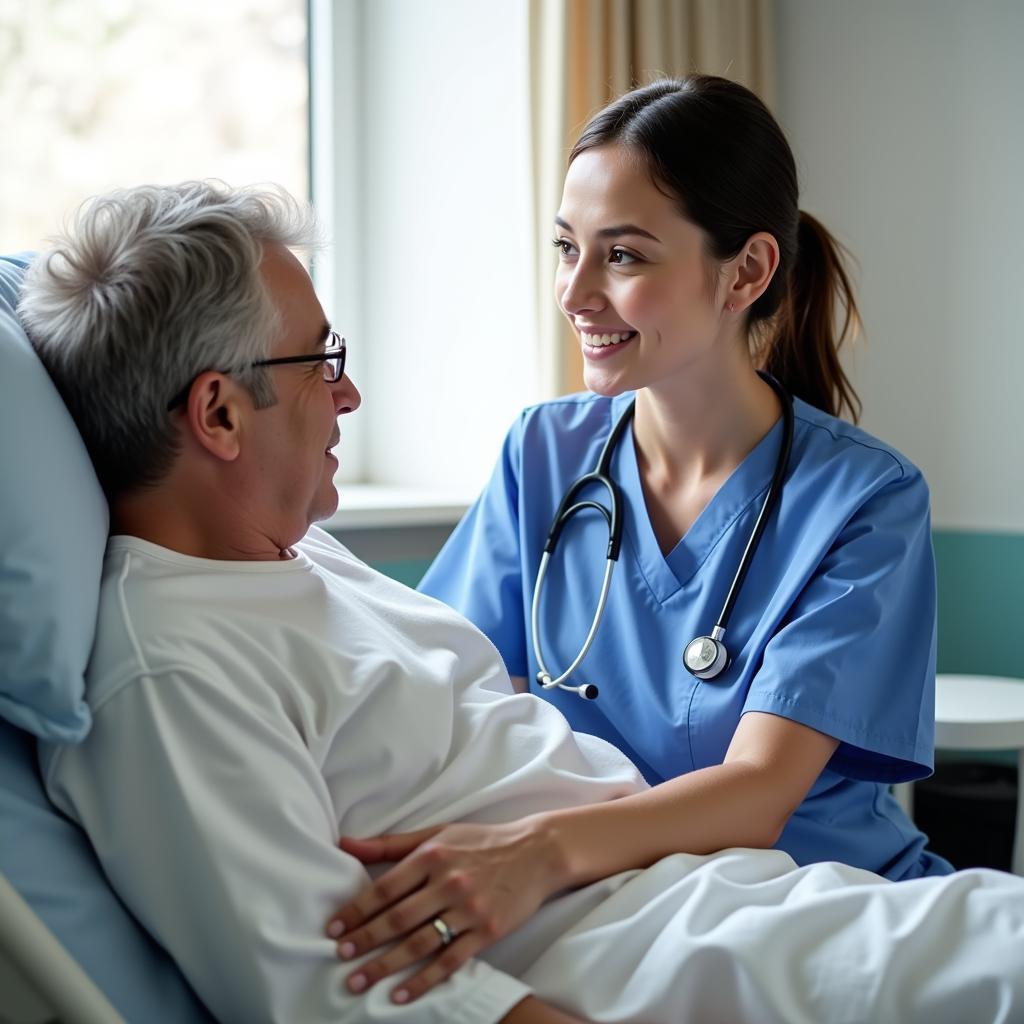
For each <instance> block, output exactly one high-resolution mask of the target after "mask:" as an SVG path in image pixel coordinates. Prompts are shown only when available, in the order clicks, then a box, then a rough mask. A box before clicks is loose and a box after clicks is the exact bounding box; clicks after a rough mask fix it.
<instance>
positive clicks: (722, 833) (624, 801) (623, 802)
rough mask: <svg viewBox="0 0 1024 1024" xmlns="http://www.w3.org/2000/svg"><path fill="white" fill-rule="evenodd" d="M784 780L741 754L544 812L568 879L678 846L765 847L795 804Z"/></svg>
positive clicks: (544, 830) (560, 869) (543, 824)
mask: <svg viewBox="0 0 1024 1024" xmlns="http://www.w3.org/2000/svg"><path fill="white" fill-rule="evenodd" d="M776 785H777V780H774V779H773V778H772V776H771V775H770V774H767V773H765V772H763V771H762V770H761V769H759V768H757V767H754V766H751V765H748V764H745V763H740V762H732V763H727V764H721V765H715V766H713V767H710V768H703V769H701V770H699V771H694V772H690V773H689V774H688V775H683V776H680V777H679V778H676V779H670V780H669V781H667V782H663V783H662V784H661V785H659V786H656V787H654V788H653V789H650V790H647V791H645V792H643V793H637V794H635V795H633V796H628V797H622V798H621V799H618V800H613V801H611V802H610V803H604V804H593V805H588V806H586V807H576V808H570V809H567V810H560V811H553V812H549V813H546V814H541V815H537V816H536V819H535V820H536V822H537V826H538V829H539V831H540V833H541V834H542V835H543V837H544V841H545V844H546V845H547V846H548V847H549V848H550V853H551V856H550V860H549V863H552V864H553V865H555V871H556V874H557V877H558V878H559V880H560V882H561V884H562V886H563V887H572V886H577V885H584V884H586V883H587V882H592V881H595V880H596V879H599V878H604V877H606V876H608V875H613V874H615V873H616V872H618V871H626V870H629V869H631V868H643V867H647V866H649V865H650V864H653V863H655V862H656V861H658V860H660V859H661V858H662V857H666V856H668V855H669V854H671V853H680V852H685V853H714V852H715V851H717V850H722V849H726V848H728V847H732V846H748V847H758V848H765V847H770V846H773V845H774V844H775V843H776V842H777V841H778V838H779V835H780V834H781V832H782V829H783V826H784V825H785V823H786V821H787V819H788V817H789V814H790V813H791V812H792V810H793V808H792V807H789V806H786V803H785V802H782V801H780V800H779V798H778V793H777V792H776V791H775V789H776Z"/></svg>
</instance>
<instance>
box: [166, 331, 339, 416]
mask: <svg viewBox="0 0 1024 1024" xmlns="http://www.w3.org/2000/svg"><path fill="white" fill-rule="evenodd" d="M327 337H328V339H329V341H330V342H333V347H330V346H328V348H326V349H325V350H324V351H323V352H315V353H310V354H309V355H308V356H275V357H274V358H272V359H257V360H256V362H254V363H250V364H249V367H250V368H254V367H257V366H285V365H287V364H290V363H316V362H320V363H323V364H324V380H325V381H326V382H327V383H328V384H337V383H338V381H339V380H341V378H342V377H344V376H345V357H346V355H347V354H348V345H347V344H346V342H345V339H344V338H343V337H342V336H341V335H340V334H339V333H338V332H337V331H335V330H328V332H327ZM328 371H330V372H328ZM221 372H222V373H226V372H227V371H221ZM194 382H195V377H193V378H192V380H190V381H189V382H188V384H186V385H185V386H184V387H183V388H182V389H181V391H179V392H178V393H177V394H176V395H175V396H174V397H173V398H172V399H171V400H170V401H169V402H168V403H167V411H168V412H170V411H171V410H172V409H173V408H174V407H175V406H177V405H182V404H183V403H184V402H185V401H187V400H188V393H189V392H190V391H191V390H192V385H193V383H194Z"/></svg>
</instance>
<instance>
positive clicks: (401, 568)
mask: <svg viewBox="0 0 1024 1024" xmlns="http://www.w3.org/2000/svg"><path fill="white" fill-rule="evenodd" d="M432 561H433V559H432V558H401V559H396V560H395V561H390V562H374V563H373V567H374V568H375V569H377V570H379V571H380V572H382V573H384V575H385V576H390V577H391V578H392V579H393V580H398V582H399V583H404V584H405V585H406V586H407V587H415V586H416V585H417V584H418V583H419V581H420V580H421V579H423V574H424V573H425V572H426V571H427V568H428V567H429V566H430V563H431V562H432Z"/></svg>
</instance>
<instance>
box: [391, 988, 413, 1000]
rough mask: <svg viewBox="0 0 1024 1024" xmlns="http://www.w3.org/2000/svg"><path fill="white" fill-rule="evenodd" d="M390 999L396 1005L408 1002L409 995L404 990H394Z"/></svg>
mask: <svg viewBox="0 0 1024 1024" xmlns="http://www.w3.org/2000/svg"><path fill="white" fill-rule="evenodd" d="M391 998H392V999H393V1000H394V1001H395V1002H396V1003H407V1002H408V1001H409V993H408V992H406V991H405V989H404V988H399V989H395V991H394V992H392V993H391Z"/></svg>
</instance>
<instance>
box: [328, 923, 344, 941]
mask: <svg viewBox="0 0 1024 1024" xmlns="http://www.w3.org/2000/svg"><path fill="white" fill-rule="evenodd" d="M344 931H345V925H344V924H343V923H342V922H341V921H332V922H331V923H330V924H329V925H328V926H327V934H328V935H329V936H330V937H331V938H332V939H336V938H337V937H338V936H339V935H341V934H342V933H343V932H344Z"/></svg>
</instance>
